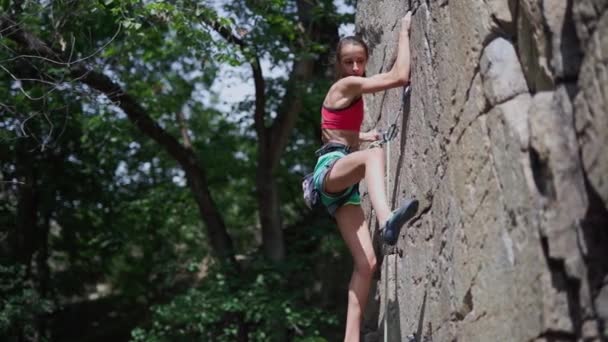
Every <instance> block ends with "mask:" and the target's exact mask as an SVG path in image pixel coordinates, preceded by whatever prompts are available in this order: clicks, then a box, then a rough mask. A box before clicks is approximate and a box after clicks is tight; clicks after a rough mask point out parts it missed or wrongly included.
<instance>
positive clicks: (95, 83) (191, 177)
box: [0, 14, 237, 266]
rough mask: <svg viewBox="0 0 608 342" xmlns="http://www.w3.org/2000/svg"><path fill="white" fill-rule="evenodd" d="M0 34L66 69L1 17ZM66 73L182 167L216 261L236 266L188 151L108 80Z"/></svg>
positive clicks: (74, 67) (78, 67)
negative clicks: (116, 109) (105, 100)
mask: <svg viewBox="0 0 608 342" xmlns="http://www.w3.org/2000/svg"><path fill="white" fill-rule="evenodd" d="M0 32H2V36H5V37H7V38H9V39H11V40H13V41H14V42H16V43H17V44H18V45H19V46H20V47H21V48H23V49H24V50H26V51H27V52H28V53H30V54H33V55H36V56H39V57H41V58H44V59H45V60H49V61H55V62H57V63H59V64H64V65H68V64H67V62H66V61H65V60H64V58H63V57H62V56H61V54H59V53H56V52H55V51H53V50H52V49H51V48H49V47H48V45H47V44H46V43H45V42H43V41H42V40H40V39H39V38H38V37H36V36H34V35H32V34H30V33H29V32H27V31H25V30H23V29H22V28H21V26H20V25H19V24H17V23H16V22H15V21H14V20H12V19H11V18H10V17H9V16H7V15H5V14H0ZM68 70H69V71H70V74H71V76H72V77H73V78H74V79H75V80H77V81H79V82H80V83H83V84H86V85H87V86H89V87H90V88H92V89H95V90H97V91H99V92H101V93H103V94H105V95H106V96H107V97H108V98H109V99H110V100H111V101H112V102H114V103H116V104H117V105H118V106H119V107H120V108H121V109H122V110H123V111H124V112H125V114H126V115H127V117H128V118H129V120H130V121H131V122H133V124H135V126H136V127H137V128H139V129H140V130H141V131H142V132H143V133H144V134H146V135H147V136H148V137H150V138H152V139H153V140H154V141H156V142H157V143H158V144H159V145H161V146H162V147H163V148H165V150H166V151H167V152H168V153H169V155H170V156H171V157H172V158H174V159H175V160H176V161H177V162H178V163H179V164H180V165H181V166H182V168H183V169H184V172H185V173H186V177H187V179H188V185H189V186H190V189H191V191H192V192H193V194H194V197H195V199H196V202H197V204H198V207H199V212H200V215H201V218H202V220H203V221H205V223H206V224H205V227H206V229H207V234H208V236H209V240H210V242H211V247H212V250H213V251H214V253H215V254H216V255H217V256H218V257H219V258H220V260H222V261H228V262H229V263H230V264H232V265H233V266H236V265H237V264H236V261H235V258H234V250H233V244H232V239H231V238H230V236H229V235H228V233H227V231H226V227H225V224H224V221H223V219H222V217H221V215H220V214H219V211H218V210H217V206H216V205H215V202H214V201H213V198H212V196H211V193H210V191H209V186H208V184H207V176H206V172H205V169H204V166H203V165H202V164H201V161H200V160H197V158H196V156H195V155H194V153H193V152H192V151H191V150H189V149H187V148H185V147H184V146H183V145H181V144H180V143H179V142H178V141H177V139H175V138H174V137H173V136H171V135H170V134H169V133H167V132H166V131H165V130H164V129H163V128H162V127H160V126H159V125H158V124H157V123H156V121H154V120H153V119H152V118H151V117H150V116H148V115H147V114H146V112H145V110H144V109H143V107H142V106H141V105H140V104H139V103H138V102H137V101H136V100H135V99H134V98H133V97H132V96H131V95H129V94H128V93H127V92H126V91H124V90H123V89H122V88H121V87H120V86H119V85H118V84H116V83H114V82H113V81H112V80H111V79H110V78H109V77H108V76H106V75H104V74H102V73H99V72H96V71H94V70H92V69H90V68H88V67H86V66H85V65H83V64H82V63H77V64H73V63H72V64H69V67H68Z"/></svg>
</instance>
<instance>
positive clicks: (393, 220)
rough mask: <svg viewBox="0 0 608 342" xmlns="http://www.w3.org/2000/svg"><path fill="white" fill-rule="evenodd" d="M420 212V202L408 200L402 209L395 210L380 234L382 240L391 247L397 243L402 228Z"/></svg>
mask: <svg viewBox="0 0 608 342" xmlns="http://www.w3.org/2000/svg"><path fill="white" fill-rule="evenodd" d="M417 211H418V200H416V199H408V200H406V201H405V202H404V203H403V205H402V206H401V207H399V208H398V209H396V210H393V212H392V213H391V215H390V216H389V218H388V220H386V223H385V224H384V227H382V230H381V232H380V234H381V236H382V240H384V242H385V243H387V244H389V245H394V244H395V243H397V238H399V232H400V231H401V227H402V226H403V225H404V224H405V222H407V221H408V220H409V219H411V218H412V217H414V215H416V212H417Z"/></svg>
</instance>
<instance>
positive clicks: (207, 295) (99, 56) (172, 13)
mask: <svg viewBox="0 0 608 342" xmlns="http://www.w3.org/2000/svg"><path fill="white" fill-rule="evenodd" d="M16 3H20V4H21V5H20V6H19V8H17V7H16V5H15V4H16ZM328 3H329V2H327V1H322V2H319V3H318V4H316V5H315V6H317V7H315V8H313V10H312V13H313V16H312V20H313V21H314V20H320V19H323V18H327V17H331V18H334V14H333V13H332V12H333V7H331V6H330V7H328V6H329V5H328ZM0 4H1V5H2V6H3V7H2V8H3V9H5V10H6V9H9V8H10V11H9V12H10V13H11V14H13V15H14V16H15V18H16V20H17V21H18V22H19V25H21V26H22V27H23V28H24V29H26V30H27V31H28V32H30V33H32V34H33V35H34V36H36V37H39V38H40V39H42V40H43V41H45V42H46V43H47V44H48V45H50V47H51V48H53V49H54V50H55V51H56V52H57V53H59V54H61V55H62V56H64V57H65V58H66V59H67V60H68V61H69V62H70V63H83V64H85V65H87V67H91V68H92V69H93V70H95V71H98V72H102V73H104V74H105V75H107V76H109V77H110V78H111V79H112V80H113V81H114V82H116V83H117V84H118V85H120V86H121V87H122V88H124V89H125V90H126V91H127V92H128V94H129V96H131V97H132V98H133V99H134V100H135V101H136V102H137V103H138V104H139V105H141V108H142V109H143V110H144V112H145V113H146V114H147V115H148V116H149V117H150V118H152V119H153V120H154V121H155V122H157V123H158V125H159V126H160V127H162V128H163V129H164V131H165V132H167V134H169V135H171V136H172V137H173V138H174V139H176V140H178V141H180V142H181V143H183V138H182V131H181V129H182V128H183V127H184V126H185V127H186V128H187V130H188V132H189V136H190V138H191V141H192V150H193V151H194V153H195V155H196V157H197V159H198V160H199V161H200V165H201V166H202V167H204V169H205V173H206V180H207V181H208V185H209V189H210V191H211V193H212V196H213V200H214V201H215V203H216V205H217V208H218V210H219V211H220V214H221V216H222V218H223V220H224V223H225V224H226V226H227V231H228V233H229V234H230V236H231V238H232V239H233V241H234V242H235V249H236V251H237V253H238V254H239V256H242V255H246V256H247V257H246V258H245V261H243V264H242V266H243V268H242V273H240V274H230V273H226V272H225V270H221V269H217V268H216V266H214V265H213V263H211V264H212V265H211V268H210V269H209V270H207V271H206V273H205V274H204V276H201V275H200V274H198V272H199V271H200V269H201V264H206V263H207V262H208V260H209V259H210V251H209V247H208V238H209V237H208V236H207V235H206V231H205V226H204V223H203V220H202V217H201V213H200V211H199V208H198V207H197V205H196V202H195V201H194V198H193V195H194V194H193V193H192V191H191V190H190V188H189V187H188V186H187V183H186V179H185V176H184V170H182V169H181V168H180V165H179V164H178V163H177V162H176V160H175V159H173V158H172V157H171V156H170V155H169V154H168V153H167V151H166V150H165V149H164V148H163V147H162V146H161V145H159V144H158V143H156V142H155V141H153V140H152V139H150V138H149V137H147V136H145V135H144V134H142V132H141V131H139V130H138V129H137V128H136V125H134V123H133V122H131V121H130V120H129V119H128V118H127V117H126V115H125V113H124V112H123V111H122V110H120V109H119V108H118V107H117V104H116V103H110V101H109V100H108V98H107V97H106V96H102V95H100V94H99V93H97V92H95V91H93V90H91V89H90V88H88V87H86V86H83V85H82V84H81V83H79V82H78V81H77V80H73V79H71V77H72V75H71V73H70V70H69V69H68V67H69V65H68V64H58V63H53V62H49V61H47V60H43V59H41V58H32V57H24V56H23V55H22V51H21V48H20V47H19V44H17V43H15V42H14V41H12V40H11V39H9V38H8V37H7V36H2V37H0V43H1V44H2V46H3V47H5V48H4V49H0V60H2V66H3V67H4V68H6V70H8V71H11V73H12V75H11V74H8V73H6V72H5V71H6V70H4V69H2V70H0V83H2V84H7V85H9V86H8V87H0V181H1V182H2V183H0V226H2V227H8V229H7V233H6V234H7V235H6V236H5V235H4V232H3V233H0V257H1V258H2V261H3V263H4V262H5V261H6V265H8V266H7V267H3V268H1V269H0V276H1V278H0V295H1V298H2V299H1V300H2V302H1V303H2V307H1V308H0V309H1V311H0V328H1V330H0V332H1V334H3V335H5V334H7V335H12V336H11V337H13V338H15V336H25V337H26V340H35V339H36V338H37V339H38V340H42V339H43V337H44V336H47V335H48V336H53V332H55V333H57V331H54V330H53V329H57V328H56V327H55V326H64V325H66V322H65V321H62V320H63V319H64V318H63V317H64V316H62V315H63V311H62V307H63V306H64V305H66V304H68V303H69V304H74V307H77V306H78V305H83V306H86V305H88V304H91V305H94V304H98V303H99V302H101V300H99V299H98V298H101V299H104V298H106V299H108V298H111V299H112V301H110V300H108V302H111V303H114V302H118V303H120V304H121V305H124V306H125V307H129V308H134V312H142V311H150V312H151V315H152V317H151V318H150V319H148V317H144V318H140V317H139V316H137V315H134V316H133V317H129V319H126V320H125V321H126V322H128V323H126V325H127V327H126V328H123V329H126V330H127V331H128V330H130V329H131V328H132V327H133V326H135V325H139V326H140V327H139V328H138V329H136V330H134V331H133V333H132V339H133V340H135V341H144V340H145V341H179V340H192V339H193V338H194V339H197V338H198V339H203V340H204V338H205V337H207V336H212V337H213V338H216V339H217V340H233V339H234V336H235V334H238V333H239V330H238V329H239V327H240V328H241V329H246V330H247V335H248V336H249V338H250V340H252V341H265V340H268V339H270V338H272V337H273V334H274V333H275V332H276V331H277V327H279V328H285V329H286V331H287V335H288V336H286V338H287V340H293V341H302V342H304V341H307V342H313V341H324V338H327V336H332V332H335V331H336V330H341V329H337V328H336V327H337V325H338V323H337V319H336V317H340V318H341V319H342V317H343V315H341V311H340V310H342V309H341V308H342V307H343V305H342V306H339V305H338V304H340V300H341V299H333V298H332V299H331V300H329V301H328V302H326V303H324V304H323V305H319V304H318V302H319V301H320V300H319V298H320V297H322V296H330V295H328V293H332V294H333V293H336V292H339V293H340V298H343V297H344V296H343V292H344V289H343V285H344V284H346V281H347V280H345V277H347V276H348V274H347V273H346V272H344V270H343V264H344V263H345V260H344V259H343V258H344V256H347V255H348V254H347V251H346V250H345V248H344V245H343V243H342V242H341V239H340V237H339V235H338V234H337V233H336V231H335V228H334V226H333V224H331V223H330V222H329V221H320V222H315V223H311V222H306V224H303V225H302V224H299V225H298V222H300V221H302V219H303V217H304V215H307V214H308V213H307V211H305V210H304V206H303V204H302V200H301V194H300V188H299V179H300V177H301V175H302V174H303V173H304V172H306V171H308V170H309V169H310V167H311V166H312V165H311V164H312V163H313V162H314V161H313V151H314V149H315V148H316V147H317V145H318V140H317V137H316V136H315V133H316V132H318V119H319V112H318V109H319V106H320V103H321V101H322V98H323V95H324V89H327V87H328V86H329V84H328V80H324V79H315V80H314V81H313V82H311V83H310V84H302V85H300V86H301V88H300V90H301V93H302V94H304V98H303V101H304V103H305V110H304V113H302V114H301V115H299V117H298V123H297V127H296V128H295V130H294V131H293V134H292V137H291V138H290V144H289V146H288V147H287V150H286V151H285V153H284V154H283V155H282V159H281V164H280V167H279V169H278V170H277V171H276V174H275V175H274V176H275V177H276V181H277V183H278V188H279V189H280V192H281V194H280V197H281V205H282V207H281V214H282V217H281V220H282V222H283V223H284V225H285V226H286V227H288V226H298V228H297V229H294V228H289V229H285V234H286V239H287V240H288V242H287V244H286V245H287V246H288V257H289V259H288V260H287V261H286V262H285V263H284V264H282V265H275V266H273V267H270V266H269V265H268V262H267V261H265V260H262V259H261V258H260V256H259V250H258V248H259V233H260V232H259V230H260V228H259V222H258V221H259V218H258V206H259V203H257V198H256V196H255V175H256V168H257V166H258V165H257V163H258V157H259V156H258V145H257V144H258V141H257V139H256V136H255V134H254V131H253V129H252V122H253V119H252V114H253V108H254V107H253V104H254V99H252V98H251V97H249V98H246V99H245V100H243V101H242V102H240V103H237V104H235V105H234V107H233V108H231V109H228V110H225V109H218V107H217V101H216V98H217V96H218V95H217V93H215V91H214V90H213V88H212V86H216V85H217V84H218V83H219V84H221V81H222V80H224V77H225V76H226V75H224V74H222V71H223V70H225V69H226V68H227V67H234V66H241V69H239V70H243V72H242V75H243V83H244V84H249V85H251V87H253V82H252V80H251V77H250V66H248V65H247V63H248V62H249V61H251V58H252V57H253V56H254V54H256V55H257V56H259V57H261V58H262V59H264V60H266V61H269V62H270V63H271V64H272V65H273V66H279V67H288V66H289V65H290V63H291V62H293V60H294V59H295V58H297V57H299V56H302V55H304V54H311V53H312V54H319V53H324V52H326V51H327V49H328V47H327V45H326V44H325V42H322V41H318V40H315V39H313V38H311V37H307V36H306V35H305V34H304V33H303V31H302V26H301V25H298V24H297V19H298V16H297V14H296V5H295V2H294V1H287V0H268V1H254V2H251V1H233V2H228V3H227V4H226V5H225V6H223V8H222V9H221V10H220V9H219V8H211V7H209V3H208V2H192V1H185V0H177V1H141V0H98V1H67V0H66V1H63V0H61V1H25V2H23V1H21V2H16V1H10V0H9V1H6V0H3V1H2V2H0ZM220 13H221V14H220ZM335 19H336V20H338V21H339V20H343V18H339V17H335ZM213 25H216V26H218V25H219V26H218V27H222V28H226V29H228V32H231V33H232V34H233V35H234V36H235V37H237V38H239V39H241V40H242V41H243V42H245V43H247V44H248V46H249V47H248V48H246V49H244V50H243V49H241V48H240V47H239V46H238V45H236V44H232V43H230V42H228V41H226V40H225V39H223V38H222V37H220V35H219V34H217V32H216V31H215V29H214V28H213V27H212V26H213ZM14 77H15V78H23V80H21V81H19V82H17V81H15V79H14ZM265 81H266V89H265V91H266V92H265V95H266V108H265V112H266V113H267V124H268V126H269V125H271V124H272V120H273V117H272V115H271V114H272V113H275V112H276V111H277V110H278V108H279V106H280V104H281V102H282V100H283V96H284V94H285V88H286V84H287V82H288V79H287V77H286V75H280V76H277V77H274V78H270V77H268V76H267V75H266V79H265ZM201 90H204V92H203V91H201ZM178 112H181V113H183V114H184V117H185V121H184V122H183V126H182V124H180V122H179V121H178V120H177V119H176V113H178ZM29 173H31V179H30V180H29V181H31V183H27V184H26V183H25V179H26V176H28V174H29ZM13 181H14V182H13ZM29 186H31V189H33V190H34V191H33V194H34V196H32V198H30V199H29V200H31V203H26V202H27V201H28V198H25V195H24V193H25V192H26V191H25V190H27V189H29V188H28V187H29ZM24 203H25V204H31V205H32V208H33V209H32V211H31V212H27V214H26V215H24V214H23V213H24V210H26V209H27V205H25V204H24ZM32 213H33V214H32ZM28 215H30V216H28ZM34 216H35V217H34ZM24 218H31V219H32V220H31V222H29V221H27V220H24ZM26 222H27V225H25V223H26ZM23 225H25V228H28V229H27V230H23V229H21V228H23V227H22V226H23ZM20 229H21V230H20ZM45 232H46V233H45ZM45 234H46V235H45ZM14 241H20V244H19V245H17V244H14V243H13V242H14ZM43 242H44V243H43ZM23 244H28V247H31V250H26V249H24V248H22V247H23V246H22V245H23ZM28 253H29V254H28ZM23 259H25V260H30V264H29V265H27V267H29V268H30V269H34V270H39V271H36V272H24V269H25V268H24V266H20V265H21V261H20V260H23ZM203 261H204V262H203ZM346 262H347V261H346ZM18 265H19V266H18ZM45 265H48V268H49V269H48V273H46V272H43V271H42V270H43V269H44V268H45V267H47V266H45ZM336 265H338V266H336ZM201 277H202V278H201ZM331 277H342V278H340V279H339V281H333V280H335V279H333V278H332V279H330V278H331ZM319 283H322V284H323V286H324V287H323V291H326V292H324V293H323V294H322V293H319V292H318V290H316V289H315V286H316V284H319ZM43 284H44V286H42V285H43ZM193 284H196V285H195V286H194V287H192V286H193ZM336 284H338V285H340V286H342V287H341V288H339V289H336V288H335V287H337V286H338V285H336ZM104 286H105V287H106V288H109V290H108V292H107V293H101V292H100V291H98V290H97V289H98V288H100V287H104ZM43 288H44V289H47V290H48V291H42V290H41V289H43ZM42 293H44V295H42ZM104 296H107V297H104ZM330 297H331V296H330ZM336 297H337V295H336ZM159 303H164V304H159ZM149 307H152V309H151V310H148V308H149ZM99 310H101V309H99ZM107 310H108V312H106V313H105V314H107V315H109V314H110V313H111V310H112V308H110V309H107ZM322 310H323V311H322ZM323 312H329V313H330V314H326V313H323ZM100 314H104V313H103V312H102V313H100ZM78 318H79V319H80V320H82V321H79V322H77V323H82V324H83V326H85V325H87V326H94V324H93V323H98V322H99V321H96V320H93V319H90V318H88V317H87V318H85V317H78ZM138 319H139V320H138ZM85 320H88V321H86V322H85ZM66 321H69V320H66ZM40 322H42V323H44V324H40ZM51 322H52V324H51ZM47 323H48V324H47ZM123 323H124V322H123ZM69 324H73V323H72V322H71V321H69ZM129 324H132V325H131V326H128V325H129ZM102 326H103V329H94V331H85V332H84V333H83V336H85V335H86V338H89V337H90V338H91V339H92V340H93V339H94V337H92V336H100V337H98V340H107V339H104V337H107V336H113V335H112V334H114V332H113V331H112V327H109V326H105V325H102ZM105 330H107V331H105ZM279 330H280V329H279ZM38 333H41V335H38V336H37V337H36V338H34V335H35V334H38ZM104 333H105V334H107V336H105V335H103V334H104ZM321 336H324V337H321ZM79 337H80V336H79ZM275 337H276V336H275ZM86 338H85V337H82V340H85V339H86Z"/></svg>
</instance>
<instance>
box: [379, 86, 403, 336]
mask: <svg viewBox="0 0 608 342" xmlns="http://www.w3.org/2000/svg"><path fill="white" fill-rule="evenodd" d="M408 95H410V85H409V84H408V85H407V86H406V87H405V89H404V90H403V108H402V109H401V111H399V112H398V113H397V115H395V118H393V120H390V121H389V122H390V123H391V124H390V125H389V126H388V128H387V129H386V130H384V131H381V139H380V140H378V141H375V142H374V144H376V145H375V146H373V145H374V144H371V145H370V148H372V147H376V146H377V147H380V146H382V145H385V144H386V159H385V160H386V178H387V181H386V193H387V194H388V193H389V192H390V189H391V184H390V178H391V177H390V176H391V158H390V156H391V144H390V142H391V141H392V140H393V139H394V138H395V137H396V136H397V120H398V119H399V116H400V115H401V112H404V111H405V109H406V103H407V101H408V99H409V96H408ZM384 254H385V255H384V256H385V260H384V342H387V339H388V258H386V256H387V255H386V253H384ZM394 259H395V274H397V258H394ZM396 297H397V277H396V276H395V298H396Z"/></svg>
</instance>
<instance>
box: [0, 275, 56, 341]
mask: <svg viewBox="0 0 608 342" xmlns="http://www.w3.org/2000/svg"><path fill="white" fill-rule="evenodd" d="M0 293H1V294H2V299H1V300H0V304H1V305H0V337H2V336H4V338H3V340H4V341H6V340H8V341H11V340H12V339H13V338H14V335H15V332H19V331H21V332H22V333H23V334H24V336H25V337H26V339H27V338H32V337H33V336H36V335H37V329H36V325H35V322H36V320H37V319H38V317H39V316H40V315H43V314H48V313H50V312H52V311H53V309H54V307H53V305H52V303H51V302H50V301H49V300H46V299H43V298H41V296H40V294H39V292H38V291H37V290H36V289H35V288H34V286H33V284H32V282H30V281H28V279H27V276H26V272H25V267H23V266H18V265H13V266H6V267H5V266H2V265H0ZM41 340H43V339H41Z"/></svg>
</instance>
